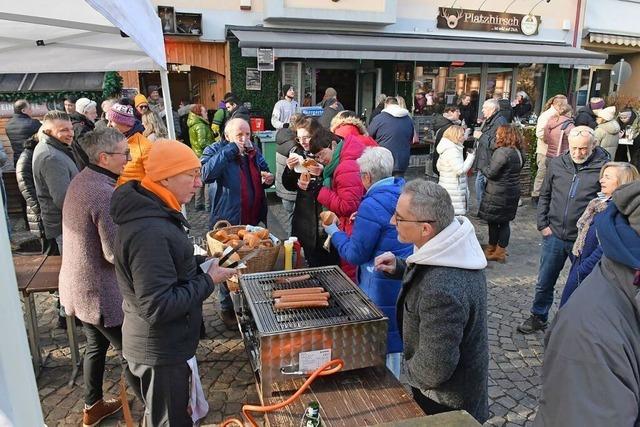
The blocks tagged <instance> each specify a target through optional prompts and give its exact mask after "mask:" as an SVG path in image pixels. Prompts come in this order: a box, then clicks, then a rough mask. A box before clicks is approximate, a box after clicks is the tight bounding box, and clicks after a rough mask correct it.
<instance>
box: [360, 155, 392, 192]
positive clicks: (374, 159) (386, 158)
mask: <svg viewBox="0 0 640 427" xmlns="http://www.w3.org/2000/svg"><path fill="white" fill-rule="evenodd" d="M358 166H360V173H365V172H366V173H368V174H369V176H371V181H372V183H374V182H378V181H380V180H381V179H384V178H388V177H390V176H391V174H392V173H393V154H391V151H389V150H388V149H386V148H384V147H369V148H367V149H366V150H364V152H363V153H362V155H361V156H360V158H359V159H358Z"/></svg>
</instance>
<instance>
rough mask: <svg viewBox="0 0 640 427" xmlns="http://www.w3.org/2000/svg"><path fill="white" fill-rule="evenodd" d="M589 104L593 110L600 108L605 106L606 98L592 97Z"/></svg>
mask: <svg viewBox="0 0 640 427" xmlns="http://www.w3.org/2000/svg"><path fill="white" fill-rule="evenodd" d="M589 106H590V107H591V111H593V110H599V109H601V108H604V99H602V98H591V101H590V102H589Z"/></svg>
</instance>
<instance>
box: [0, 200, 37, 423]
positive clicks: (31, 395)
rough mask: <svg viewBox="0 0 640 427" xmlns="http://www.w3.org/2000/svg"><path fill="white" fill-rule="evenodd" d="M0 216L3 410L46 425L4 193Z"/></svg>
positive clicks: (0, 380)
mask: <svg viewBox="0 0 640 427" xmlns="http://www.w3.org/2000/svg"><path fill="white" fill-rule="evenodd" d="M0 217H1V218H0V271H3V272H4V273H2V274H0V301H2V310H0V325H2V328H1V329H0V342H1V343H3V351H0V413H4V416H5V417H6V418H8V419H9V421H10V424H13V425H16V426H44V420H43V419H42V408H41V407H40V397H39V395H38V388H37V386H36V378H35V376H34V373H33V366H32V364H31V353H30V352H29V346H28V344H27V334H26V332H25V327H24V317H23V314H22V307H21V306H20V297H19V295H18V285H17V284H16V273H15V270H14V268H13V260H12V258H11V246H10V245H9V235H8V233H7V223H6V221H5V219H4V202H3V200H2V197H0ZM4 349H6V350H7V351H4ZM9 349H10V350H9ZM0 424H2V419H0Z"/></svg>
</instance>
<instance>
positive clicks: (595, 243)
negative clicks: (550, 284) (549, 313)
mask: <svg viewBox="0 0 640 427" xmlns="http://www.w3.org/2000/svg"><path fill="white" fill-rule="evenodd" d="M603 213H604V212H600V213H598V214H596V215H595V216H594V217H593V220H592V221H591V224H590V225H589V230H588V231H587V235H586V236H585V238H584V246H583V247H582V252H580V256H579V257H574V256H573V255H571V262H572V264H571V270H569V277H568V278H567V284H566V285H565V286H564V290H563V291H562V297H561V298H560V307H562V306H563V305H565V304H566V302H567V301H568V300H569V297H571V294H572V293H573V292H574V291H575V290H576V289H578V286H580V283H582V281H583V280H584V279H586V277H587V276H588V275H589V274H591V272H592V271H593V268H594V267H595V266H596V264H597V263H598V261H600V258H602V247H601V246H600V241H599V240H598V236H597V235H596V226H595V221H596V219H597V218H598V217H599V216H601V215H602V214H603Z"/></svg>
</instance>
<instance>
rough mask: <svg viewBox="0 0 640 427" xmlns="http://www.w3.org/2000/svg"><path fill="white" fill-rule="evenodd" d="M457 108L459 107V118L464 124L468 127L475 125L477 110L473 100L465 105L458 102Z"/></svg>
mask: <svg viewBox="0 0 640 427" xmlns="http://www.w3.org/2000/svg"><path fill="white" fill-rule="evenodd" d="M458 109H460V120H464V124H466V125H467V127H468V128H471V129H473V128H474V127H476V124H477V123H476V121H477V120H478V110H477V108H476V107H475V105H474V104H473V102H472V103H471V104H469V105H467V106H465V105H462V104H458Z"/></svg>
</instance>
